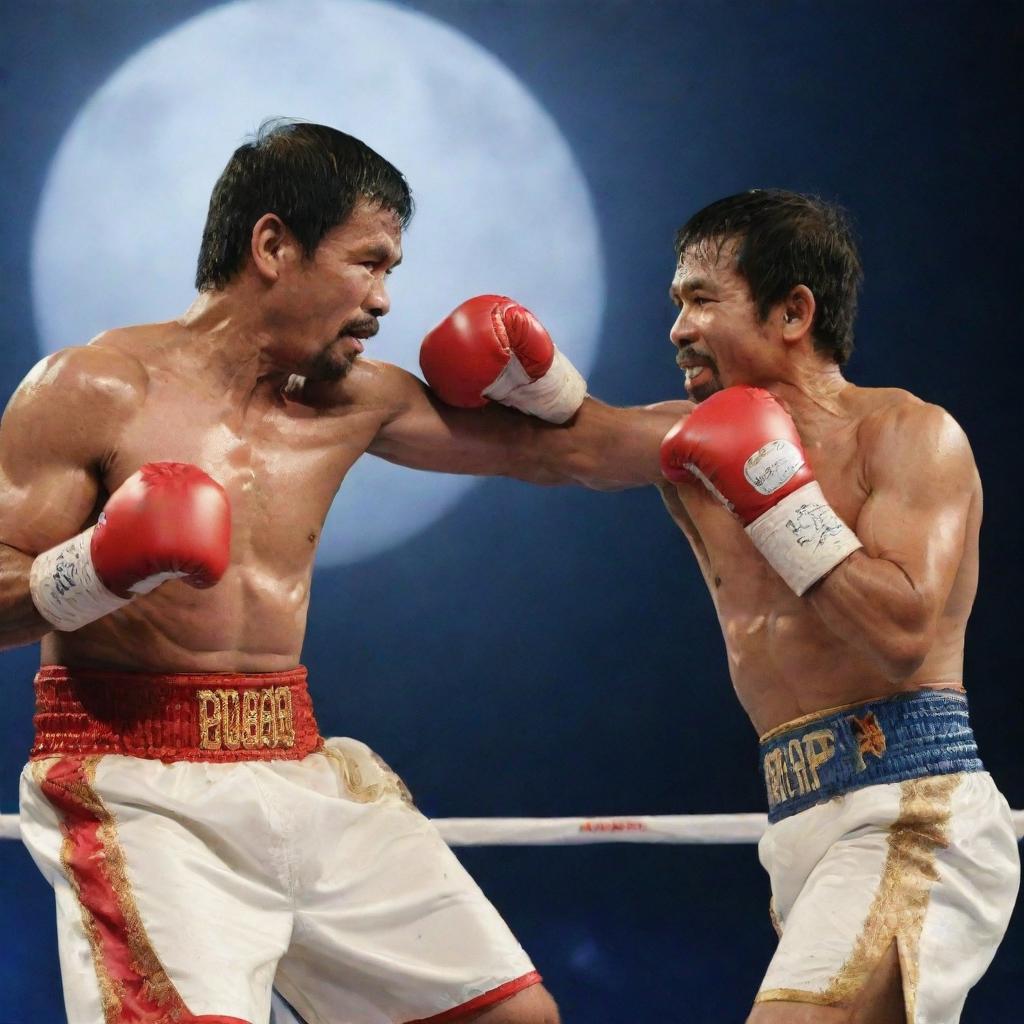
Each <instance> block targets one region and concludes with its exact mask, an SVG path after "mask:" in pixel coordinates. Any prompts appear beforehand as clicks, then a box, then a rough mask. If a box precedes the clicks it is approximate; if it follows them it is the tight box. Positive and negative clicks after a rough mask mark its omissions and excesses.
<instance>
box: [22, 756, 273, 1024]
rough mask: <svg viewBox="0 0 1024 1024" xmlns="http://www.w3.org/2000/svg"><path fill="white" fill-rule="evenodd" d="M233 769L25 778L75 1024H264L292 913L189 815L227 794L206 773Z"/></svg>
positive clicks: (59, 765) (43, 769)
mask: <svg viewBox="0 0 1024 1024" xmlns="http://www.w3.org/2000/svg"><path fill="white" fill-rule="evenodd" d="M234 767H237V766H223V765H218V766H207V765H190V764H181V765H163V764H161V763H160V762H143V761H139V760H138V759H135V758H124V757H109V758H53V759H50V760H48V761H44V762H38V763H35V764H33V765H30V766H29V768H28V769H26V772H25V773H24V775H23V778H22V823H23V830H24V836H25V842H26V845H27V846H28V848H29V850H30V852H31V853H32V855H33V857H34V858H35V859H36V861H37V863H38V864H39V866H40V868H41V869H42V870H43V873H44V874H45V875H46V876H47V878H48V879H49V880H50V881H51V882H52V884H53V885H54V890H55V893H56V897H57V908H58V927H59V933H58V934H59V943H60V954H61V972H62V976H63V979H64V987H65V1002H66V1004H67V1009H68V1019H69V1021H70V1022H71V1024H99V1022H100V1021H102V1020H110V1019H120V1016H125V1017H126V1019H127V1016H132V1015H135V1016H138V1018H139V1019H142V1018H143V1017H145V1018H146V1019H150V1018H152V1019H172V1017H173V1019H180V1020H182V1021H192V1020H209V1021H211V1022H213V1021H216V1020H224V1021H243V1022H245V1021H256V1020H261V1019H265V1018H266V1015H267V1013H268V1012H269V999H270V984H271V981H272V977H273V970H274V965H275V963H276V960H277V958H278V957H279V955H280V953H281V952H282V951H283V949H284V947H285V944H286V941H287V933H288V930H289V927H290V919H289V917H288V914H287V912H286V908H285V907H284V904H283V900H282V899H281V898H280V897H278V898H276V899H275V895H274V893H273V891H272V888H271V887H269V886H268V885H267V884H266V879H263V878H260V877H258V875H254V874H253V872H252V871H251V870H250V871H249V872H248V873H247V874H246V872H245V867H246V865H239V864H238V862H237V861H238V859H237V857H236V856H234V851H235V850H236V849H237V846H238V843H237V842H235V841H233V840H232V839H230V838H227V837H225V836H224V834H223V831H222V830H220V829H214V828H212V827H211V822H210V821H207V820H204V818H203V816H202V815H200V816H198V817H197V816H195V815H191V814H190V813H189V810H188V805H189V804H190V803H191V802H192V798H195V799H196V802H197V803H198V804H199V806H200V808H201V809H202V808H206V809H208V808H209V807H210V806H211V804H210V799H209V798H210V796H211V791H214V790H217V789H219V783H221V782H225V781H226V779H225V778H224V777H223V776H224V773H217V772H214V774H213V777H212V778H211V776H210V774H209V773H208V771H207V769H210V768H218V769H221V768H234ZM173 769H181V770H180V771H175V770H173ZM218 776H219V777H218ZM237 788H238V787H237V786H234V787H232V789H234V790H236V791H237ZM236 816H237V814H236ZM250 816H251V812H250ZM224 819H225V825H227V826H229V825H230V823H231V819H232V814H231V813H230V811H229V810H227V809H226V810H225V814H224ZM240 866H241V868H242V871H241V872H239V870H238V869H239V867H240ZM119 1015H120V1016H119ZM133 1019H134V1017H133Z"/></svg>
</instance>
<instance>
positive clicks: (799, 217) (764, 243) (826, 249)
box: [675, 189, 863, 366]
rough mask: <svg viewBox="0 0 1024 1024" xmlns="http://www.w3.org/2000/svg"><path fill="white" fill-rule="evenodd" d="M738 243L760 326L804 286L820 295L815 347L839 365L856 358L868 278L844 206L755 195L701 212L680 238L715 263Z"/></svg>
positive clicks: (681, 249)
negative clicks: (857, 322) (860, 302)
mask: <svg viewBox="0 0 1024 1024" xmlns="http://www.w3.org/2000/svg"><path fill="white" fill-rule="evenodd" d="M728 243H735V255H736V270H737V272H738V273H739V274H740V275H742V277H743V278H744V279H745V280H746V282H747V284H748V285H749V286H750V292H751V294H752V295H753V298H754V303H755V305H756V306H757V311H758V316H759V318H760V319H761V321H764V320H765V319H766V318H767V317H768V313H769V312H770V310H771V308H772V306H774V305H775V304H776V303H778V302H781V301H782V300H783V299H784V298H785V297H786V296H787V295H788V294H789V292H790V291H791V290H792V289H793V288H795V287H796V286H797V285H799V284H803V285H806V286H807V287H808V288H809V289H810V290H811V292H812V293H813V294H814V301H815V303H816V309H815V313H814V323H813V326H812V334H813V338H814V347H815V348H816V349H817V350H818V351H819V352H823V353H827V354H828V355H830V356H831V357H832V359H833V360H834V361H835V362H837V363H838V364H839V365H840V366H842V365H844V364H845V363H846V361H847V360H848V359H849V358H850V354H851V353H852V352H853V321H854V319H855V317H856V315H857V292H858V290H859V288H860V284H861V280H862V279H863V271H862V269H861V263H860V257H859V256H858V254H857V247H856V244H855V243H854V240H853V234H852V231H851V228H850V223H849V221H848V219H847V217H846V214H845V212H844V211H843V210H842V209H840V208H839V207H838V206H836V205H834V204H832V203H828V202H825V201H824V200H823V199H819V198H818V197H817V196H809V195H802V194H800V193H798V192H787V191H784V190H783V189H751V190H750V191H748V192H741V193H740V194H739V195H735V196H729V197H728V198H726V199H719V200H718V201H717V202H715V203H712V204H711V205H710V206H705V207H704V209H703V210H700V211H698V212H697V213H695V214H694V215H693V216H692V217H691V218H690V219H689V220H688V221H687V222H686V223H685V224H684V225H683V226H682V227H681V228H680V229H679V231H678V232H677V233H676V243H675V244H676V257H677V258H682V256H683V254H684V253H685V252H686V251H687V250H688V249H696V250H697V251H698V252H702V251H703V252H704V253H706V254H707V255H709V256H711V257H712V258H714V259H717V258H718V256H719V255H720V254H721V252H722V249H723V247H724V246H725V245H727V244H728Z"/></svg>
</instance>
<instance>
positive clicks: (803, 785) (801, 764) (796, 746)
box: [788, 739, 811, 796]
mask: <svg viewBox="0 0 1024 1024" xmlns="http://www.w3.org/2000/svg"><path fill="white" fill-rule="evenodd" d="M788 746H789V763H790V766H791V767H792V769H793V774H794V775H795V776H796V783H797V785H798V786H799V787H800V796H803V795H804V794H805V793H807V792H808V791H809V790H810V788H811V787H810V785H809V784H808V782H807V764H806V762H805V761H804V748H803V747H802V746H801V745H800V741H799V740H798V739H792V740H790V741H789V744H788Z"/></svg>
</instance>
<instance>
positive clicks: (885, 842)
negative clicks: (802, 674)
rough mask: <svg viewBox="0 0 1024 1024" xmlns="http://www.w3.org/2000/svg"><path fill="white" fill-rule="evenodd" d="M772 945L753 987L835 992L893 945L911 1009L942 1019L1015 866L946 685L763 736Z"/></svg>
mask: <svg viewBox="0 0 1024 1024" xmlns="http://www.w3.org/2000/svg"><path fill="white" fill-rule="evenodd" d="M761 763H762V768H763V770H764V775H765V782H766V785H767V788H768V802H769V815H768V820H769V825H768V829H767V831H766V833H765V835H764V836H763V838H762V839H761V843H760V847H759V854H760V858H761V863H762V865H763V866H764V867H765V869H766V870H767V871H768V874H769V876H770V878H771V889H772V917H773V921H774V923H775V926H776V930H777V931H778V933H779V945H778V949H777V951H776V953H775V955H774V957H773V958H772V961H771V963H770V965H769V967H768V971H767V974H766V975H765V978H764V981H763V983H762V985H761V989H760V991H759V992H758V994H757V998H756V1001H757V1002H770V1001H790V1002H799V1003H815V1004H819V1005H825V1006H831V1005H848V1004H849V1003H851V1002H852V1001H853V1000H855V998H856V996H857V993H858V992H859V991H860V989H861V987H862V986H863V985H864V983H865V982H866V981H867V979H868V978H869V977H870V976H871V974H872V971H873V970H874V968H875V967H876V966H877V965H878V963H879V961H880V959H881V958H882V956H883V955H884V954H885V953H886V952H887V951H888V950H889V949H890V948H891V947H892V945H893V944H895V946H896V950H897V953H898V957H899V964H900V972H901V976H902V984H903V998H904V1003H905V1005H906V1010H907V1022H908V1024H954V1022H956V1021H958V1020H959V1019H960V1013H961V1010H962V1009H963V1005H964V1000H965V998H966V996H967V992H968V990H969V989H970V988H971V986H972V985H974V984H975V982H977V981H978V979H979V978H980V977H981V976H982V974H983V973H984V972H985V970H986V968H987V967H988V965H989V963H990V962H991V960H992V957H993V956H994V955H995V951H996V948H997V947H998V945H999V942H1000V940H1001V939H1002V937H1003V934H1004V932H1005V931H1006V927H1007V924H1008V922H1009V919H1010V912H1011V910H1012V909H1013V905H1014V901H1015V899H1016V896H1017V888H1018V884H1019V881H1020V859H1019V855H1018V851H1017V837H1016V833H1015V831H1014V828H1013V823H1012V820H1011V817H1010V811H1009V808H1008V806H1007V803H1006V801H1005V799H1003V796H1002V795H1001V794H1000V792H999V791H998V790H997V789H996V787H995V784H994V783H993V782H992V779H991V777H990V776H989V774H988V773H987V772H985V771H984V769H983V766H982V763H981V761H979V760H978V757H977V747H976V745H975V742H974V737H973V734H972V733H971V729H970V725H969V723H968V718H967V700H966V697H964V696H963V694H962V692H959V691H949V690H941V691H924V692H917V693H911V694H904V695H900V696H898V697H894V698H891V699H888V700H876V701H869V702H866V703H863V704H857V705H852V706H849V707H844V708H838V709H833V710H830V711H825V712H822V713H820V714H815V715H808V716H806V717H804V718H801V719H798V720H796V721H794V722H789V723H787V724H785V725H782V726H779V727H778V728H777V729H773V730H772V731H771V732H770V733H768V734H766V735H765V736H763V737H762V738H761Z"/></svg>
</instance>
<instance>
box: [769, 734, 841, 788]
mask: <svg viewBox="0 0 1024 1024" xmlns="http://www.w3.org/2000/svg"><path fill="white" fill-rule="evenodd" d="M835 752H836V738H835V733H834V732H833V731H832V730H831V729H816V730H815V731H814V732H809V733H807V735H805V736H802V737H799V738H797V737H794V738H793V739H791V740H790V741H789V742H788V743H786V744H785V745H784V746H778V747H775V748H774V749H773V750H770V751H768V753H767V754H765V755H764V761H763V768H764V780H765V784H766V785H767V787H768V804H769V806H770V807H775V806H776V805H777V804H780V803H782V802H783V801H784V800H789V799H790V798H792V797H794V796H805V795H806V794H807V793H813V792H814V791H815V790H818V789H821V779H820V778H819V777H818V768H819V767H821V765H823V764H825V762H826V761H830V760H831V759H832V758H833V757H834V756H835Z"/></svg>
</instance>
